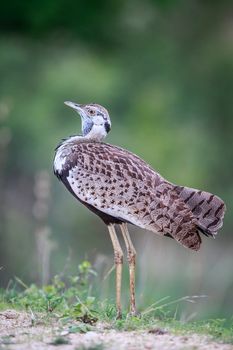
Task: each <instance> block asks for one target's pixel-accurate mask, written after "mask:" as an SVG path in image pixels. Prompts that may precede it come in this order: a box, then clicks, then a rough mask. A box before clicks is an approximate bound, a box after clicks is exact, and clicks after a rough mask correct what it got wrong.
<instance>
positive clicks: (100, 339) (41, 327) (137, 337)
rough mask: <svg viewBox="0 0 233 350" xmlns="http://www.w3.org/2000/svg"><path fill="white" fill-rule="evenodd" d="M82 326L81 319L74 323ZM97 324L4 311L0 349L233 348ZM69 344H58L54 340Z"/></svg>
mask: <svg viewBox="0 0 233 350" xmlns="http://www.w3.org/2000/svg"><path fill="white" fill-rule="evenodd" d="M73 326H78V323H73ZM108 328H109V326H108V325H104V324H97V326H96V327H95V328H94V330H93V331H89V332H87V333H70V332H69V329H68V328H67V326H64V325H63V326H62V325H61V324H60V323H59V322H54V323H53V324H52V325H51V324H49V325H45V324H44V323H41V324H40V322H38V320H37V322H36V324H35V325H32V318H31V316H30V315H29V314H27V313H25V312H17V311H14V310H6V311H4V312H0V350H3V349H7V350H31V349H33V350H34V349H36V350H45V349H47V350H55V349H64V350H87V349H92V350H103V349H109V350H126V349H127V350H142V349H143V350H144V349H145V350H155V349H156V350H160V349H162V350H171V349H172V350H178V349H179V350H189V349H190V350H191V349H192V350H199V349H200V350H207V349H208V350H212V349H213V350H214V349H215V350H220V349H221V350H233V346H232V345H230V344H221V343H217V342H214V341H211V340H210V338H208V337H207V336H200V335H197V334H192V335H186V336H177V335H173V334H171V333H169V332H167V331H165V330H161V329H156V328H155V329H154V330H150V331H132V332H119V331H115V330H111V329H108ZM59 339H60V340H61V341H62V342H66V343H67V344H56V345H55V344H54V342H56V341H57V342H59Z"/></svg>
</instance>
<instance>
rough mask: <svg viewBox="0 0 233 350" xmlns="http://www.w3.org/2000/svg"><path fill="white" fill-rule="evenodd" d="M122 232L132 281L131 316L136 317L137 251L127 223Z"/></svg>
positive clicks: (122, 227) (123, 224)
mask: <svg viewBox="0 0 233 350" xmlns="http://www.w3.org/2000/svg"><path fill="white" fill-rule="evenodd" d="M120 228H121V232H122V235H123V238H124V241H125V245H126V249H127V258H128V262H129V281H130V314H131V315H136V314H137V312H136V303H135V264H136V250H135V248H134V246H133V243H132V241H131V238H130V235H129V231H128V227H127V224H126V223H122V224H121V225H120Z"/></svg>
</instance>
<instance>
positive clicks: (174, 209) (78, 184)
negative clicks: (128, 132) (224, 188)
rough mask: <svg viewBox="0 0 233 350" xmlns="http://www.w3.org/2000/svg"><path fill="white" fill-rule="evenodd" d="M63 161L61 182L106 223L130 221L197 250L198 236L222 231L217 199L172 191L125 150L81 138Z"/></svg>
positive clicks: (186, 190) (179, 189)
mask: <svg viewBox="0 0 233 350" xmlns="http://www.w3.org/2000/svg"><path fill="white" fill-rule="evenodd" d="M60 156H61V157H64V164H63V170H62V172H61V174H60V175H59V177H60V178H61V179H62V180H63V182H64V183H65V185H66V186H67V187H68V189H69V190H70V191H71V192H72V193H73V194H74V195H75V196H76V197H77V198H78V199H79V200H80V201H82V202H83V203H84V204H85V203H86V204H87V205H88V206H89V208H90V206H91V209H92V210H93V211H95V212H96V213H98V215H99V216H100V217H102V219H103V220H104V221H105V222H106V223H108V222H118V220H119V222H121V221H122V222H124V221H125V222H129V223H132V224H134V225H137V226H139V227H142V228H145V229H148V230H150V231H153V232H156V233H159V234H162V235H169V236H171V237H172V238H175V239H176V240H177V241H178V242H180V243H181V244H183V245H184V246H186V247H188V248H191V249H194V250H198V249H199V247H200V243H201V238H200V235H199V232H198V231H203V232H204V233H206V234H207V235H213V234H215V233H216V232H217V230H218V229H219V228H220V227H221V226H222V215H223V212H224V209H225V206H224V204H223V202H222V201H221V200H220V199H219V198H218V197H217V196H212V195H211V194H209V193H207V192H204V191H198V190H195V189H189V188H187V187H180V186H174V185H173V184H171V183H169V182H168V181H166V180H165V179H164V178H163V177H162V176H161V175H160V174H158V173H157V172H156V171H154V170H153V169H152V168H151V167H150V166H149V165H148V164H146V163H145V162H144V161H143V160H142V159H140V158H139V157H137V156H136V155H134V154H132V153H131V152H129V151H127V150H124V149H122V148H120V147H116V146H112V145H109V144H106V143H102V142H86V141H84V142H83V141H80V140H78V139H77V140H74V141H73V142H71V143H69V144H68V145H67V146H66V147H64V149H63V154H62V153H61V155H60ZM211 196H212V197H211ZM208 201H209V202H208ZM95 209H96V210H95ZM101 213H103V214H105V215H101ZM214 214H216V215H214ZM203 217H204V219H203V220H204V221H205V223H206V225H205V226H203V224H202V223H201V218H203ZM115 219H116V220H115ZM208 225H209V227H207V226H208Z"/></svg>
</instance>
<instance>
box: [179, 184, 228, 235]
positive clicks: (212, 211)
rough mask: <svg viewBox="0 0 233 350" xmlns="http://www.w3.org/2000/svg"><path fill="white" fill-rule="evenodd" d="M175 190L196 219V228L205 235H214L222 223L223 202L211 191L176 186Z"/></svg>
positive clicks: (224, 208)
mask: <svg viewBox="0 0 233 350" xmlns="http://www.w3.org/2000/svg"><path fill="white" fill-rule="evenodd" d="M175 190H176V192H177V193H178V194H179V195H180V196H181V197H182V199H183V200H184V202H185V203H186V204H187V205H188V206H189V207H190V208H191V210H192V212H193V214H194V216H195V217H196V218H197V220H198V229H199V230H200V231H201V232H202V233H204V234H205V235H206V236H215V235H216V234H217V233H218V230H219V229H220V228H221V227H222V225H223V218H224V214H225V210H226V206H225V203H224V202H223V200H222V199H220V198H219V197H217V196H215V195H213V194H212V193H208V192H204V191H200V190H196V189H194V188H189V187H182V186H176V187H175Z"/></svg>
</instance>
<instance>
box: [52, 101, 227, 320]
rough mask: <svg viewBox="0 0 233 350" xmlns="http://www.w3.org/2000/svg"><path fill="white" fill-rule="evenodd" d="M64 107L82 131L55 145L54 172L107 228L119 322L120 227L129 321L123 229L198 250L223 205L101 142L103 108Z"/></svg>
mask: <svg viewBox="0 0 233 350" xmlns="http://www.w3.org/2000/svg"><path fill="white" fill-rule="evenodd" d="M64 103H65V104H66V105H67V106H69V107H71V108H72V109H74V110H75V111H76V112H77V113H78V114H79V116H80V117H81V129H82V132H81V134H79V135H74V136H70V137H68V138H65V139H63V140H62V141H61V142H60V143H59V144H58V146H57V147H56V149H55V156H54V163H53V169H54V173H55V175H56V176H57V178H58V179H59V180H61V181H62V183H63V184H64V185H65V187H66V188H67V189H68V190H69V192H70V193H71V194H72V195H73V196H74V197H75V198H76V199H77V200H78V201H80V202H81V203H82V204H83V205H85V206H86V207H87V208H88V209H90V210H91V211H92V212H94V213H95V214H96V215H98V216H99V217H100V218H101V219H102V221H103V222H104V223H105V224H106V225H107V227H108V231H109V234H110V238H111V241H112V245H113V250H114V263H115V271H116V317H117V318H118V319H120V318H121V317H122V307H121V277H122V266H123V251H122V248H121V245H120V242H119V239H118V235H117V233H116V226H117V225H118V226H119V227H120V231H121V233H122V236H123V241H124V243H125V245H126V250H127V260H128V265H129V280H130V284H129V289H130V308H129V315H132V316H135V315H137V309H136V301H135V266H136V250H135V248H134V245H133V243H132V240H131V237H130V234H129V231H128V224H132V225H135V226H137V227H140V228H143V229H147V230H149V231H152V232H154V233H157V234H159V235H162V236H167V237H171V238H173V239H174V240H176V241H177V242H179V243H180V244H181V245H183V246H184V247H186V248H189V249H191V250H194V251H198V250H199V249H200V246H201V242H202V240H201V234H204V235H206V236H208V237H209V236H211V237H215V235H216V234H217V232H218V231H219V229H220V228H221V227H222V225H223V218H224V213H225V210H226V205H225V203H224V201H223V200H222V199H221V198H219V197H218V196H216V195H214V194H212V193H209V192H205V191H201V190H198V189H194V188H189V187H186V186H179V185H175V184H173V183H171V182H169V181H168V180H166V179H165V178H164V177H162V176H161V175H160V174H159V173H158V172H157V171H156V170H154V169H153V168H152V167H151V166H150V165H149V164H147V163H146V162H145V161H144V160H142V159H141V158H140V157H138V156H137V155H135V154H133V153H131V152H130V151H128V150H126V149H123V148H121V147H118V146H115V145H111V144H108V143H105V142H103V140H104V139H105V137H106V136H107V134H108V133H109V131H110V130H111V120H110V116H109V113H108V111H107V109H106V108H104V107H102V106H101V105H99V104H96V103H90V104H78V103H75V102H70V101H66V102H64Z"/></svg>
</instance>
